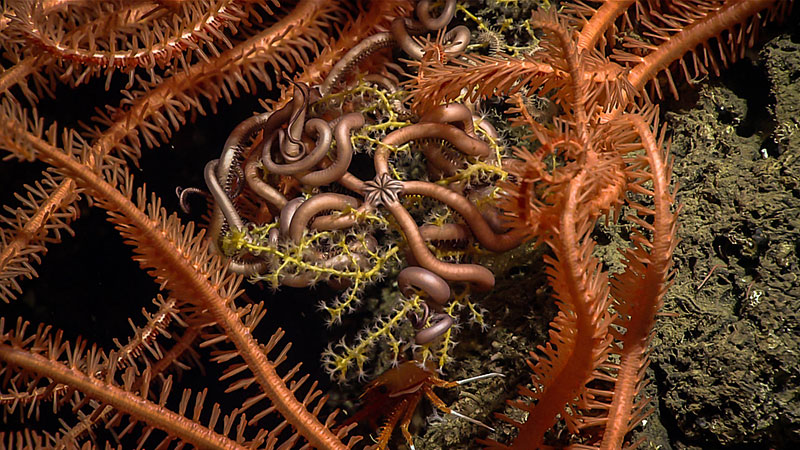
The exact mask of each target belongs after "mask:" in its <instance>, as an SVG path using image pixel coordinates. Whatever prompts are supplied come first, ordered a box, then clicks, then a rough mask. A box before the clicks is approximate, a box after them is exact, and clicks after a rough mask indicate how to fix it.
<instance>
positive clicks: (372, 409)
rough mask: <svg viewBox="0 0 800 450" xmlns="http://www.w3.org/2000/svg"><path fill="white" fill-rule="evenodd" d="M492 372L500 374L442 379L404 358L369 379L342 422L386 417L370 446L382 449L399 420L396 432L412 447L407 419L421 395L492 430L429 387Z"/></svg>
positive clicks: (373, 421)
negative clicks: (358, 406)
mask: <svg viewBox="0 0 800 450" xmlns="http://www.w3.org/2000/svg"><path fill="white" fill-rule="evenodd" d="M494 376H503V375H502V374H499V373H488V374H484V375H479V376H477V377H472V378H467V379H464V380H459V381H445V380H442V379H441V378H439V377H437V376H436V373H435V372H434V371H432V370H429V369H427V368H425V367H423V366H421V365H420V364H419V362H417V361H413V360H412V361H407V362H404V363H401V364H400V365H398V366H397V367H394V368H392V369H389V370H387V371H386V372H384V373H383V374H381V375H380V376H379V377H378V378H376V379H375V380H373V381H372V382H371V383H369V384H368V385H367V386H366V390H365V391H364V393H363V394H362V395H361V399H362V403H363V407H362V408H361V409H360V410H359V411H358V412H357V413H355V414H353V416H352V417H350V418H348V419H347V420H346V421H345V422H344V423H343V425H345V426H346V425H350V424H353V423H362V422H363V421H365V420H366V421H368V422H369V423H370V424H371V425H372V426H373V427H374V426H375V425H376V422H377V420H378V419H381V418H383V417H386V422H385V423H384V424H383V426H381V428H380V432H379V436H378V440H377V445H376V446H375V447H374V448H375V449H377V450H383V449H385V448H386V446H387V445H389V439H390V438H391V437H392V432H393V431H394V428H395V427H396V426H397V424H398V422H399V423H400V432H401V433H403V437H404V438H405V440H406V442H407V443H408V446H409V448H410V449H411V450H415V447H414V441H413V439H412V436H411V433H410V432H409V431H408V425H409V424H410V423H411V418H412V417H413V415H414V411H415V410H416V409H417V405H418V404H419V401H420V400H421V399H422V397H423V396H425V397H428V399H429V400H430V401H431V403H433V406H435V407H436V408H438V409H439V410H440V411H442V412H444V413H445V414H452V415H454V416H456V417H460V418H462V419H464V420H467V421H469V422H472V423H475V424H477V425H480V426H483V427H485V428H488V429H489V430H492V428H491V427H489V426H487V425H486V424H484V423H482V422H480V421H478V420H475V419H472V418H470V417H467V416H465V415H463V414H461V413H459V412H456V411H453V410H452V409H450V408H449V407H448V406H447V405H445V403H444V402H443V401H442V399H440V398H439V396H437V395H436V394H435V393H434V392H433V387H434V386H436V387H443V388H452V387H456V386H460V385H462V384H465V383H469V382H471V381H477V380H482V379H484V378H488V377H494ZM492 431H493V430H492Z"/></svg>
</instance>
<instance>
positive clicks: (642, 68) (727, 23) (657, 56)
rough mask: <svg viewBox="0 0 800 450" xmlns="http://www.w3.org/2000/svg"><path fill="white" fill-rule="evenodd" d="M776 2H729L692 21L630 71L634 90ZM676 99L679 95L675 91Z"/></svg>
mask: <svg viewBox="0 0 800 450" xmlns="http://www.w3.org/2000/svg"><path fill="white" fill-rule="evenodd" d="M775 3H776V0H744V1H728V2H725V4H724V5H722V7H721V8H720V9H718V10H717V11H716V12H713V13H710V14H708V15H706V16H705V17H704V18H702V19H700V20H698V21H696V22H693V23H692V24H691V25H689V26H687V27H686V28H684V29H683V30H681V31H680V32H678V33H677V34H675V35H673V36H671V37H670V38H669V40H667V41H666V42H663V43H662V44H660V45H659V46H658V48H657V49H656V50H655V51H653V52H652V53H650V54H648V55H647V56H645V57H643V58H641V60H640V62H639V64H637V65H636V66H635V67H634V68H633V69H631V72H630V74H629V75H628V81H630V83H631V85H633V87H634V89H635V90H637V91H640V90H642V89H643V88H644V86H645V84H647V82H648V81H650V80H652V79H653V78H655V77H656V75H658V73H659V72H661V71H662V70H665V69H666V68H667V67H669V65H670V64H672V62H673V61H677V60H678V59H680V58H681V57H683V55H685V54H686V53H687V52H689V51H692V50H693V49H694V48H695V47H697V46H698V45H700V44H702V43H703V42H706V41H708V40H710V39H712V38H714V37H717V36H719V34H720V33H722V32H723V31H725V30H727V29H730V28H731V27H733V26H735V25H736V24H739V23H743V22H745V21H746V20H747V19H749V18H751V17H753V16H755V15H756V14H757V13H758V12H759V11H761V10H764V9H766V8H768V7H770V6H772V5H774V4H775ZM673 94H674V95H675V96H676V98H677V92H673Z"/></svg>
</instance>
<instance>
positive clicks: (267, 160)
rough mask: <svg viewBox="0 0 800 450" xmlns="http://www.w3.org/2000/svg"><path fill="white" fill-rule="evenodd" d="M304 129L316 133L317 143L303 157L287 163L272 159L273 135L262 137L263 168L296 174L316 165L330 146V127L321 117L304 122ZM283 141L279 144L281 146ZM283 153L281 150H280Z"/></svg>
mask: <svg viewBox="0 0 800 450" xmlns="http://www.w3.org/2000/svg"><path fill="white" fill-rule="evenodd" d="M305 130H306V132H307V133H309V134H316V138H317V143H316V146H315V147H314V150H312V151H311V153H309V154H308V155H305V157H304V158H302V159H299V160H296V161H294V162H290V163H288V164H277V163H276V162H275V161H274V160H273V159H272V147H273V144H274V142H275V137H274V136H271V137H270V138H265V139H264V146H263V148H262V150H261V163H262V164H263V165H264V168H265V169H267V170H268V171H269V172H270V173H274V174H276V175H296V174H298V173H301V172H304V171H307V170H311V169H312V168H313V167H314V166H316V165H317V164H318V163H319V162H320V161H322V158H324V157H325V155H326V154H327V153H328V150H330V148H331V137H332V133H331V128H330V127H329V126H328V122H326V121H324V120H322V119H310V120H309V121H308V122H306V125H305ZM285 135H286V134H285V133H281V134H279V136H285ZM283 144H285V142H283V143H282V144H281V145H280V146H281V147H283ZM281 154H283V152H281Z"/></svg>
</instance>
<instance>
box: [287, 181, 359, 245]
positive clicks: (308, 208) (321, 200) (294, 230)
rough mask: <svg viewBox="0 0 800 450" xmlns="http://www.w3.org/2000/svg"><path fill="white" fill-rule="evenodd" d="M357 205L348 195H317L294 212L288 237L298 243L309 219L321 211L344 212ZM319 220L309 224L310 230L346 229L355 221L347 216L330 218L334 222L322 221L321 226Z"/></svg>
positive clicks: (356, 201)
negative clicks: (321, 228)
mask: <svg viewBox="0 0 800 450" xmlns="http://www.w3.org/2000/svg"><path fill="white" fill-rule="evenodd" d="M358 205H359V201H358V200H357V199H356V198H354V197H350V196H349V195H342V194H332V193H325V194H317V195H315V196H313V197H311V198H309V199H308V200H306V201H305V202H303V204H302V205H300V206H299V207H298V208H297V210H296V211H295V212H294V215H293V216H292V218H291V223H290V224H289V237H290V238H291V239H292V241H294V242H295V243H297V242H300V238H302V237H303V231H304V230H305V229H306V228H308V227H309V222H311V219H312V218H313V217H314V216H316V215H317V214H319V213H321V212H323V211H329V210H336V211H346V210H348V209H352V208H357V207H358ZM319 219H321V218H317V219H316V220H315V221H314V222H313V223H311V228H319V227H321V226H324V228H325V229H327V230H333V229H341V228H347V227H349V226H352V225H354V224H355V219H354V218H351V217H348V216H332V219H334V220H332V221H324V225H322V222H318V221H319Z"/></svg>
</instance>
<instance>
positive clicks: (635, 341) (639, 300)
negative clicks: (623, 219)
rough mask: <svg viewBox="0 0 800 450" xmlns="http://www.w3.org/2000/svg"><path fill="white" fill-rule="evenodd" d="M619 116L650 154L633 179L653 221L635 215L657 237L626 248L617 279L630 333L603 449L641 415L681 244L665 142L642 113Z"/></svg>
mask: <svg viewBox="0 0 800 450" xmlns="http://www.w3.org/2000/svg"><path fill="white" fill-rule="evenodd" d="M619 122H620V123H624V122H627V124H630V125H632V126H633V131H631V132H629V133H635V134H636V135H638V136H639V139H640V140H641V143H642V147H643V148H644V150H645V156H642V157H641V158H643V159H645V158H646V160H647V162H648V166H649V169H650V170H649V172H650V174H651V175H652V176H651V177H647V176H646V175H645V174H638V175H639V176H638V177H639V179H638V180H636V182H635V183H633V190H634V191H636V192H638V193H640V194H644V195H647V196H648V197H651V198H652V201H653V207H652V208H646V210H644V211H643V212H642V215H652V216H653V223H652V225H651V224H649V223H647V222H645V221H644V220H642V219H640V218H632V220H633V221H634V222H635V223H637V224H638V225H639V226H640V227H643V228H645V229H647V230H648V232H649V234H651V235H652V240H651V241H650V242H648V243H645V242H642V240H644V239H645V238H644V237H643V236H642V235H639V236H637V237H635V238H634V241H637V248H636V249H635V250H629V251H627V252H626V258H627V259H628V261H629V262H628V269H627V270H626V271H625V272H624V273H623V274H621V275H619V276H618V277H617V279H615V280H614V282H613V287H612V293H613V295H614V297H616V298H617V300H618V301H621V302H624V304H622V305H619V307H618V308H617V309H618V311H619V312H620V317H621V318H622V317H625V318H624V319H620V320H618V322H619V325H620V326H622V327H624V328H625V334H624V335H622V349H621V351H619V354H620V362H619V368H618V372H617V380H616V382H615V384H614V391H613V400H612V403H611V405H610V408H609V412H608V422H607V423H606V427H605V432H604V433H603V440H602V443H601V445H600V449H601V450H613V449H618V448H622V445H623V443H624V439H625V435H626V434H627V433H628V432H629V431H630V429H631V427H632V426H635V425H636V424H638V422H639V421H640V418H639V417H636V413H637V411H636V410H637V409H639V408H635V407H634V400H635V396H636V394H637V393H638V390H639V388H638V387H639V384H640V382H641V379H642V376H643V375H644V372H643V371H644V368H645V367H646V365H647V348H648V345H649V343H650V337H651V335H652V330H653V325H654V324H655V318H656V313H657V312H658V310H659V309H660V308H661V304H662V299H663V297H664V293H665V292H666V290H667V287H668V286H669V272H670V267H671V266H672V252H673V250H674V248H675V245H676V244H677V239H676V238H675V229H676V226H677V220H676V219H677V214H676V213H673V212H672V211H671V207H672V205H673V204H674V201H675V194H674V192H670V189H669V180H670V174H671V169H670V167H669V164H668V161H666V160H665V157H664V156H665V153H664V151H663V150H662V143H661V142H659V141H657V140H656V138H655V137H654V136H653V133H652V132H651V130H650V126H649V124H648V123H646V122H645V121H644V119H643V118H642V117H641V116H639V115H636V114H628V115H625V116H623V118H622V119H620V120H619ZM623 126H624V125H623ZM641 182H650V183H652V186H651V187H650V188H649V189H645V188H644V187H642V186H641V185H639V184H638V183H641ZM640 208H644V207H643V206H641V205H639V206H638V207H637V208H636V209H637V210H638V209H640ZM648 249H649V251H648ZM638 413H639V414H641V413H642V412H641V411H638Z"/></svg>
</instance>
